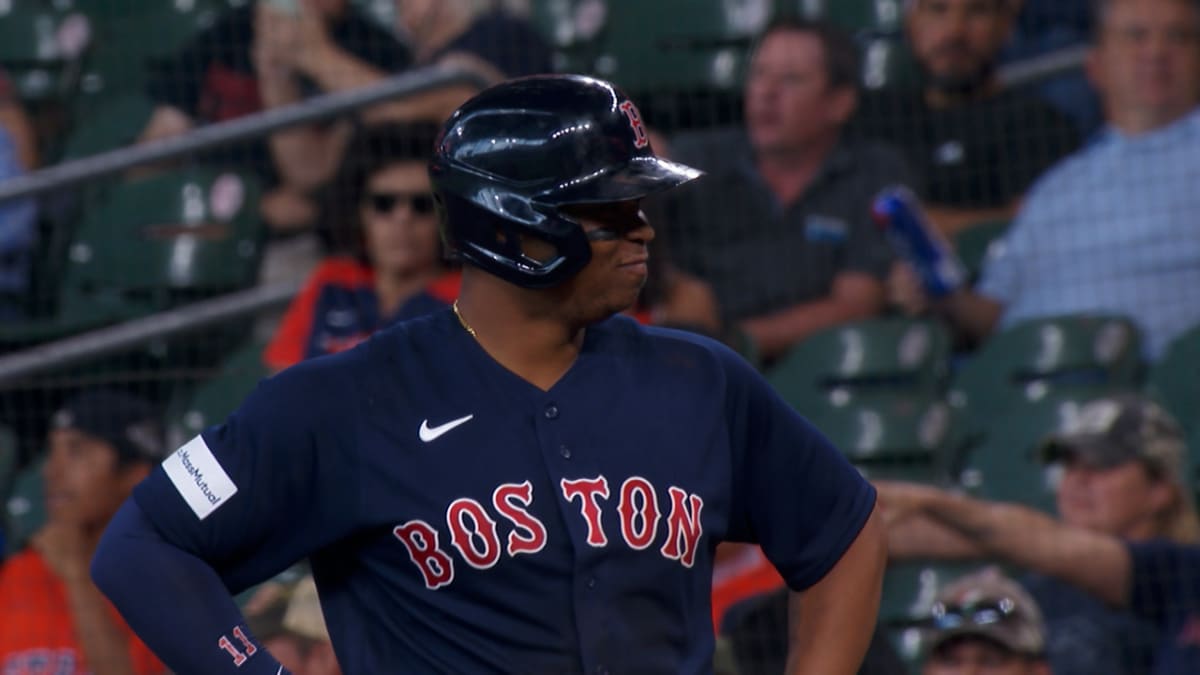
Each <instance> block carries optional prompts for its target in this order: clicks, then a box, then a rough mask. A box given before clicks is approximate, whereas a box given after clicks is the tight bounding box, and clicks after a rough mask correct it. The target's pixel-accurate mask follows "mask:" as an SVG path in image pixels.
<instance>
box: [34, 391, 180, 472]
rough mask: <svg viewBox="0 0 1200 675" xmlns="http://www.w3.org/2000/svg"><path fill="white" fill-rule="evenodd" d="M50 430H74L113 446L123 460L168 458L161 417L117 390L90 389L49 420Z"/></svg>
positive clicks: (71, 400)
mask: <svg viewBox="0 0 1200 675" xmlns="http://www.w3.org/2000/svg"><path fill="white" fill-rule="evenodd" d="M50 428H51V429H64V430H65V429H72V430H75V431H78V432H80V433H83V434H86V435H88V436H91V437H93V438H96V439H98V440H101V441H104V442H105V443H108V444H110V445H112V446H113V448H114V449H115V450H116V451H117V455H118V456H119V457H120V458H121V459H122V460H141V461H146V462H157V461H159V460H161V459H162V458H163V456H164V455H165V454H166V439H165V437H164V435H163V431H162V424H161V422H160V421H159V419H158V416H157V414H156V412H155V410H154V407H153V406H151V405H150V404H149V403H147V402H146V401H144V400H142V399H140V398H138V397H136V396H133V395H130V394H126V393H124V392H121V391H117V390H115V389H90V390H87V391H84V392H82V393H79V394H77V395H75V396H74V397H72V398H71V399H69V400H68V401H67V402H66V404H65V405H63V407H62V408H60V409H59V410H58V411H56V412H55V413H54V415H53V416H51V418H50Z"/></svg>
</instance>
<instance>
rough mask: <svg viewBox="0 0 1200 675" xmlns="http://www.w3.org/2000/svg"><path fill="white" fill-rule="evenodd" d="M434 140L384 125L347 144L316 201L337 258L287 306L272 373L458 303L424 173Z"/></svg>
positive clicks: (416, 127)
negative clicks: (335, 173) (335, 175)
mask: <svg viewBox="0 0 1200 675" xmlns="http://www.w3.org/2000/svg"><path fill="white" fill-rule="evenodd" d="M436 134H437V127H436V126H434V125H432V124H419V123H418V124H386V125H378V126H371V127H367V128H365V129H364V130H363V131H362V133H360V134H359V135H358V136H357V137H356V138H355V140H354V141H353V142H352V143H351V145H350V147H349V149H348V152H347V153H346V155H345V160H344V162H343V166H342V168H341V170H340V171H339V174H338V178H337V179H336V180H335V181H334V182H333V184H332V186H331V189H330V190H329V191H328V193H327V195H326V198H325V199H324V203H325V208H324V211H325V221H326V223H327V226H328V232H327V234H328V237H329V238H330V239H331V244H332V246H333V247H334V248H335V249H337V250H339V251H340V252H342V253H343V254H342V255H335V256H333V257H330V258H328V259H326V260H325V261H324V262H322V263H321V264H320V265H319V266H318V267H317V269H316V270H315V271H314V272H313V274H312V276H311V277H310V278H309V280H308V282H307V284H306V285H305V287H304V289H303V290H302V291H301V292H300V295H298V296H297V297H296V299H295V300H293V301H292V305H291V307H289V308H288V311H287V314H286V315H285V316H284V319H283V323H282V325H281V326H280V327H279V331H278V333H276V335H275V337H274V339H273V340H272V341H271V343H270V344H269V345H268V346H267V350H266V353H265V355H264V359H265V361H266V363H267V364H268V365H269V366H270V367H271V368H274V369H276V370H280V369H283V368H286V367H287V366H290V365H292V364H294V363H296V362H298V361H300V360H303V359H306V358H312V357H315V356H321V355H323V354H332V353H335V352H339V351H343V350H345V349H349V348H350V347H353V346H354V345H356V344H358V343H359V342H361V341H362V340H364V339H365V338H367V337H368V336H369V335H371V334H372V333H374V332H375V331H376V330H378V329H380V328H383V327H384V326H387V325H389V324H391V323H393V322H396V321H400V320H403V319H409V318H412V317H415V316H419V315H422V314H427V313H429V312H431V311H435V310H437V309H444V308H446V307H448V306H449V303H450V302H452V301H453V300H454V298H455V297H457V295H458V275H457V274H456V273H455V274H446V269H445V267H444V266H443V265H442V261H441V253H440V249H439V244H438V222H437V214H436V213H435V211H434V200H433V192H432V188H431V186H430V182H429V174H428V171H427V168H426V166H427V164H428V162H429V159H430V158H431V157H432V155H433V145H434V141H435V138H436ZM346 252H349V254H348V255H347V254H345V253H346Z"/></svg>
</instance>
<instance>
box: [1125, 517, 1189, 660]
mask: <svg viewBox="0 0 1200 675" xmlns="http://www.w3.org/2000/svg"><path fill="white" fill-rule="evenodd" d="M1129 552H1130V555H1131V557H1132V561H1133V570H1132V575H1133V583H1132V593H1131V594H1130V600H1129V607H1130V609H1131V610H1132V611H1133V612H1134V613H1136V614H1139V615H1141V616H1143V617H1146V618H1148V619H1149V620H1150V621H1152V622H1154V623H1155V624H1156V625H1157V626H1158V627H1159V628H1160V629H1161V630H1162V635H1161V637H1162V641H1161V642H1160V643H1159V645H1158V653H1157V654H1156V656H1155V659H1154V669H1153V671H1152V672H1154V673H1155V675H1185V674H1186V675H1195V673H1200V546H1183V545H1180V544H1176V543H1174V542H1170V541H1151V542H1145V543H1137V544H1129Z"/></svg>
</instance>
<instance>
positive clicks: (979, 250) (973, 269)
mask: <svg viewBox="0 0 1200 675" xmlns="http://www.w3.org/2000/svg"><path fill="white" fill-rule="evenodd" d="M1009 224H1010V221H1008V220H992V221H987V222H982V223H976V224H974V225H969V226H967V228H966V229H964V230H962V231H961V232H959V233H958V236H956V237H955V238H954V250H955V252H957V253H958V257H959V259H960V260H962V263H963V267H964V268H966V270H967V280H968V282H969V283H971V284H974V283H975V282H976V281H978V280H979V275H980V273H981V272H982V271H983V261H984V259H985V258H986V257H987V253H988V250H989V249H990V248H991V246H992V244H993V242H995V241H997V240H998V239H999V238H1000V237H1001V236H1003V235H1004V233H1005V232H1007V231H1008V227H1009Z"/></svg>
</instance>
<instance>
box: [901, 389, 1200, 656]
mask: <svg viewBox="0 0 1200 675" xmlns="http://www.w3.org/2000/svg"><path fill="white" fill-rule="evenodd" d="M1186 452H1187V450H1186V444H1185V442H1184V437H1183V432H1182V431H1181V430H1180V428H1179V426H1178V424H1177V423H1176V422H1175V421H1174V420H1173V419H1171V418H1170V416H1169V415H1168V414H1167V413H1166V412H1164V411H1163V410H1162V408H1161V407H1159V406H1158V405H1156V404H1154V403H1153V402H1151V401H1149V400H1147V399H1145V398H1143V397H1140V396H1135V395H1127V396H1121V397H1116V398H1113V399H1101V400H1099V401H1096V402H1092V403H1089V404H1088V405H1087V406H1085V407H1084V409H1083V410H1082V411H1081V413H1080V418H1079V425H1078V428H1076V429H1074V430H1072V431H1071V432H1069V433H1065V434H1059V435H1056V436H1052V437H1050V438H1049V439H1047V442H1046V443H1045V444H1044V446H1043V447H1042V449H1041V450H1040V453H1039V454H1040V455H1041V456H1042V457H1043V459H1044V460H1046V461H1060V462H1063V463H1064V465H1065V466H1064V473H1063V476H1062V480H1061V483H1060V485H1059V488H1058V510H1059V514H1060V518H1061V521H1055V520H1053V519H1052V518H1050V517H1048V516H1046V515H1044V514H1041V513H1040V512H1037V511H1035V510H1033V509H1030V508H1028V507H1025V506H1021V505H1017V504H1002V503H990V502H981V501H977V500H974V499H969V498H966V497H960V496H956V495H952V494H949V493H945V492H942V491H940V490H936V489H934V488H930V487H925V486H919V485H912V484H894V483H883V484H881V485H880V494H881V499H882V500H883V502H884V505H885V509H886V512H887V513H888V516H889V519H890V521H891V527H890V531H889V541H890V542H891V544H892V556H893V557H894V558H899V559H904V558H913V557H917V558H979V557H987V556H995V557H998V558H1000V559H1001V560H1003V561H1006V562H1009V563H1013V564H1017V565H1022V566H1025V567H1027V568H1029V569H1030V570H1032V571H1033V572H1034V574H1032V575H1029V576H1027V577H1026V578H1025V585H1026V588H1028V589H1030V591H1031V592H1032V593H1033V594H1034V596H1035V597H1037V599H1038V602H1039V604H1040V605H1041V607H1042V609H1043V610H1044V611H1045V612H1046V613H1047V622H1048V626H1049V636H1048V637H1049V645H1048V647H1049V650H1048V651H1049V655H1050V659H1051V662H1052V663H1053V665H1054V672H1055V673H1056V674H1057V675H1084V674H1086V675H1109V674H1111V675H1136V674H1138V673H1155V674H1159V675H1161V674H1165V673H1183V672H1200V671H1198V670H1196V668H1197V667H1198V666H1200V650H1197V649H1196V646H1195V645H1196V643H1195V642H1189V641H1188V640H1190V639H1191V638H1188V637H1187V635H1184V634H1183V633H1182V631H1183V630H1184V627H1185V625H1186V619H1187V613H1186V612H1185V611H1183V610H1184V609H1185V608H1187V607H1197V605H1195V604H1193V605H1187V604H1186V602H1190V601H1185V602H1184V604H1183V605H1182V606H1176V605H1175V601H1174V599H1172V600H1170V601H1168V600H1166V599H1165V597H1164V596H1163V595H1161V594H1162V593H1163V592H1164V588H1165V587H1166V586H1170V585H1174V584H1176V583H1182V582H1184V581H1186V580H1185V579H1175V578H1170V577H1169V576H1168V575H1169V574H1170V573H1173V572H1174V571H1175V568H1173V567H1171V565H1173V564H1175V562H1174V561H1176V560H1178V559H1179V558H1177V557H1176V552H1177V551H1182V550H1188V549H1193V548H1195V547H1196V546H1197V544H1200V523H1198V521H1197V517H1196V513H1195V507H1194V504H1193V500H1192V495H1191V486H1190V485H1189V483H1188V478H1187V472H1186V470H1185V468H1184V467H1185V464H1186ZM910 514H915V516H914V515H910ZM1114 546H1115V547H1127V549H1128V551H1127V552H1126V549H1123V548H1121V549H1118V550H1117V551H1115V552H1114V551H1113V550H1112V548H1113V547H1114ZM1089 553H1096V555H1098V556H1100V558H1099V559H1098V560H1097V564H1107V565H1108V566H1107V567H1105V568H1103V571H1101V572H1098V573H1097V575H1091V574H1089V573H1085V572H1084V571H1083V568H1089V567H1091V566H1092V564H1093V561H1092V559H1091V558H1090V557H1088V554H1089ZM1180 555H1184V556H1186V555H1190V554H1180ZM1105 556H1107V557H1105ZM1122 556H1124V557H1122ZM1129 556H1132V560H1133V562H1134V563H1135V564H1136V567H1135V569H1134V571H1133V574H1134V575H1135V579H1136V581H1135V582H1133V583H1135V585H1139V584H1146V585H1148V586H1146V587H1145V588H1143V587H1142V586H1140V585H1139V586H1137V587H1138V589H1139V593H1141V595H1136V596H1132V597H1131V596H1128V595H1120V596H1119V595H1117V594H1115V593H1114V592H1113V591H1115V590H1117V589H1121V592H1125V591H1128V590H1129V589H1130V580H1129V578H1127V576H1122V575H1127V574H1128V572H1129V569H1130V568H1129V564H1130V557H1129ZM1121 565H1124V567H1121ZM1072 566H1074V567H1075V568H1078V569H1072ZM1101 579H1103V581H1101ZM1190 579H1191V581H1193V582H1194V581H1195V578H1194V577H1193V578H1190ZM1064 582H1065V583H1064ZM1067 584H1076V585H1078V586H1080V587H1081V588H1083V589H1084V591H1088V592H1090V593H1092V595H1088V594H1086V593H1082V592H1079V591H1076V590H1075V589H1073V588H1071V587H1070V586H1068V585H1067ZM1102 584H1110V585H1111V586H1112V588H1111V589H1105V591H1104V592H1100V593H1097V592H1096V588H1097V587H1098V585H1102ZM1166 597H1170V596H1166ZM1103 601H1107V602H1110V603H1111V604H1113V605H1117V606H1119V607H1120V606H1128V607H1129V608H1130V609H1132V613H1131V612H1128V611H1123V610H1120V609H1109V608H1106V607H1104V604H1103ZM1153 603H1162V604H1158V605H1155V604H1153ZM1163 631H1165V632H1163ZM1177 638H1178V640H1177ZM1184 638H1186V639H1184ZM1189 650H1190V651H1189ZM1156 652H1157V654H1156ZM1181 663H1190V664H1191V666H1190V669H1187V670H1181V669H1180V667H1181V666H1180V665H1179V664H1181Z"/></svg>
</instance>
